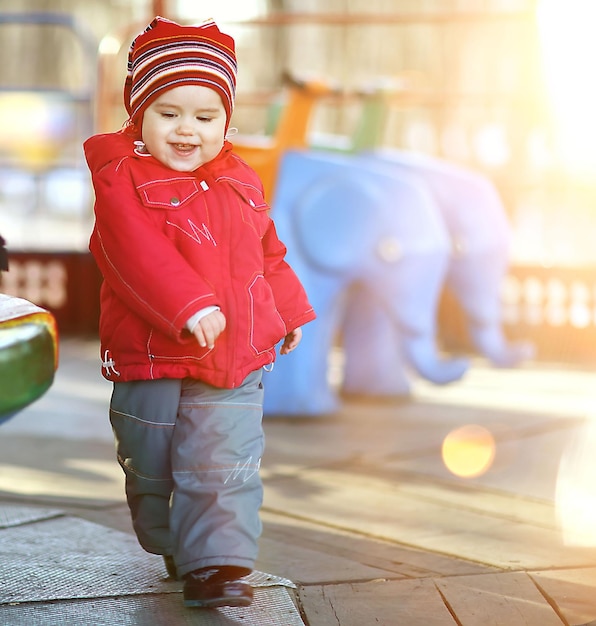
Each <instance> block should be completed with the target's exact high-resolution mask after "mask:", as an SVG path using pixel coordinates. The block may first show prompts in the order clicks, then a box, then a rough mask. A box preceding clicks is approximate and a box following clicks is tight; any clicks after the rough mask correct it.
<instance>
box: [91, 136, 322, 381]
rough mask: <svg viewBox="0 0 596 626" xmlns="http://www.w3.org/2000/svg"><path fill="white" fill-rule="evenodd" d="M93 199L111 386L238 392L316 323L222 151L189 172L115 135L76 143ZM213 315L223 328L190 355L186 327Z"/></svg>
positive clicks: (264, 210) (256, 203) (234, 160)
mask: <svg viewBox="0 0 596 626" xmlns="http://www.w3.org/2000/svg"><path fill="white" fill-rule="evenodd" d="M84 148H85V156H86V158H87V163H88V165H89V169H90V170H91V173H92V179H93V186H94V189H95V196H96V202H95V227H94V229H93V233H92V235H91V240H90V246H89V247H90V250H91V252H92V254H93V256H94V257H95V260H96V262H97V264H98V266H99V268H100V270H101V273H102V274H103V277H104V282H103V285H102V288H101V315H100V328H99V331H100V340H101V351H102V357H103V361H104V363H103V366H104V371H103V373H104V376H105V377H106V378H107V379H109V380H112V381H129V380H147V379H154V378H184V377H187V376H188V377H192V378H197V379H200V380H202V381H204V382H207V383H209V384H211V385H214V386H217V387H227V388H232V387H236V386H237V385H239V384H240V383H241V382H242V381H243V380H244V378H245V377H246V376H247V375H248V374H249V373H250V372H251V371H253V370H256V369H259V368H260V367H262V366H264V365H267V364H270V363H272V362H273V361H274V360H275V345H276V344H277V343H278V342H279V341H280V340H281V339H282V338H283V337H284V336H285V335H286V334H287V333H288V332H290V331H291V330H294V329H295V328H297V327H298V326H302V325H303V324H305V323H306V322H309V321H311V320H313V319H314V317H315V314H314V311H313V309H312V307H311V306H310V304H309V302H308V300H307V297H306V294H305V292H304V289H303V287H302V285H301V284H300V282H299V280H298V278H297V277H296V275H295V274H294V272H293V270H292V269H291V268H290V266H289V265H288V264H287V263H286V262H285V260H284V256H285V253H286V248H285V246H284V245H283V244H282V243H281V242H280V240H279V239H278V237H277V234H276V231H275V226H274V224H273V221H272V220H271V218H270V217H269V213H268V209H269V207H268V206H267V204H266V203H265V201H264V199H263V192H262V185H261V182H260V180H259V178H258V177H257V175H256V173H255V172H254V171H253V170H252V169H251V168H250V167H249V166H248V165H246V163H244V161H242V160H241V159H240V158H238V157H237V156H236V155H235V154H234V153H233V152H232V145H231V144H230V143H228V142H226V143H225V145H224V148H223V149H222V151H221V152H220V154H219V155H218V156H217V157H216V158H215V159H213V160H212V161H210V162H209V163H206V164H205V165H203V166H201V167H200V168H198V169H197V170H196V171H194V172H178V171H174V170H171V169H169V168H167V167H166V166H164V165H162V164H161V163H159V162H158V161H157V160H156V159H154V158H153V157H151V156H149V155H143V156H141V155H138V154H136V153H135V152H134V145H133V140H132V138H131V137H130V136H128V135H127V134H125V133H123V132H118V133H111V134H106V135H96V136H94V137H91V138H90V139H88V140H87V141H86V142H85V145H84ZM210 305H217V306H219V307H220V308H221V311H222V313H223V314H224V315H225V317H226V329H225V330H224V332H223V333H222V334H221V335H220V336H219V337H218V339H217V340H216V342H215V347H214V348H213V349H211V350H210V349H208V348H201V347H200V346H199V344H198V342H197V340H196V339H195V337H194V335H192V334H191V333H190V332H189V331H188V330H186V329H185V323H186V321H187V320H188V319H189V318H190V317H191V316H192V315H193V314H194V313H196V312H197V311H199V310H200V309H202V308H204V307H206V306H210Z"/></svg>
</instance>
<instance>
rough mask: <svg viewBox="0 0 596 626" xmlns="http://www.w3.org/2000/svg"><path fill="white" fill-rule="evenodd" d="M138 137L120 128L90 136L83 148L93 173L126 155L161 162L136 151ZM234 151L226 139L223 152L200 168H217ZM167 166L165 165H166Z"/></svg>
mask: <svg viewBox="0 0 596 626" xmlns="http://www.w3.org/2000/svg"><path fill="white" fill-rule="evenodd" d="M136 140H137V137H136V136H135V135H133V134H131V133H130V132H127V130H126V129H123V130H120V131H118V132H115V133H106V134H102V135H93V137H89V139H87V140H86V141H85V142H84V143H83V150H84V152H85V159H86V160H87V165H88V166H89V169H90V170H91V173H92V174H93V173H96V172H99V171H100V170H101V169H102V168H104V167H105V166H106V165H107V164H108V163H112V162H113V161H120V160H122V159H124V158H126V157H132V158H134V159H143V160H145V159H146V160H148V161H150V162H153V163H156V164H157V163H159V161H157V160H156V159H154V158H153V157H152V156H149V155H139V154H138V153H136V152H135V147H136V146H135V141H136ZM231 151H232V144H231V143H230V142H229V141H224V145H223V148H222V149H221V152H220V153H219V154H218V155H217V156H216V157H215V159H213V160H212V161H210V162H209V163H206V164H205V165H202V166H201V167H199V168H198V170H200V169H202V168H204V167H209V169H211V164H213V166H214V167H215V168H216V169H217V168H218V164H219V162H220V161H222V160H225V159H226V157H227V156H229V154H230V153H231ZM164 167H165V166H164ZM198 170H197V171H198Z"/></svg>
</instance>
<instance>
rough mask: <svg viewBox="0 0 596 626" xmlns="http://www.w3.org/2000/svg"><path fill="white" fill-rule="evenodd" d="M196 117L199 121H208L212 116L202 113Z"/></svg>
mask: <svg viewBox="0 0 596 626" xmlns="http://www.w3.org/2000/svg"><path fill="white" fill-rule="evenodd" d="M197 119H198V120H199V122H210V121H211V120H212V119H213V118H212V117H205V116H204V115H199V117H197Z"/></svg>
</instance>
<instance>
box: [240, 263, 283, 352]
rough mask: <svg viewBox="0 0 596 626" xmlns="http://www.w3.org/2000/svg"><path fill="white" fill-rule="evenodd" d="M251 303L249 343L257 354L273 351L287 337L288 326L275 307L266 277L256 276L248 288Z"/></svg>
mask: <svg viewBox="0 0 596 626" xmlns="http://www.w3.org/2000/svg"><path fill="white" fill-rule="evenodd" d="M248 297H249V303H250V328H249V343H250V347H251V349H252V351H253V352H254V353H255V354H262V353H263V352H267V351H268V350H271V348H273V347H274V346H275V344H277V342H278V341H280V339H282V338H283V337H285V336H286V334H287V331H286V325H285V324H284V321H283V319H282V317H281V315H280V314H279V312H278V311H277V308H276V307H275V300H274V298H273V292H272V291H271V287H270V286H269V283H268V282H267V281H266V280H265V278H264V276H261V275H259V276H256V277H255V278H254V279H253V280H252V282H251V283H250V284H249V286H248Z"/></svg>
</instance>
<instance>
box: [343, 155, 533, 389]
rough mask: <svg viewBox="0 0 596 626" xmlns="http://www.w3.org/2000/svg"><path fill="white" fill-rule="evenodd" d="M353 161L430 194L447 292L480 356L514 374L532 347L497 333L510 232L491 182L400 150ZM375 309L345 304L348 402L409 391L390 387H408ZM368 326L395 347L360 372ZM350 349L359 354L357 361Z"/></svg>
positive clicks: (391, 336)
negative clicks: (447, 245)
mask: <svg viewBox="0 0 596 626" xmlns="http://www.w3.org/2000/svg"><path fill="white" fill-rule="evenodd" d="M355 158H357V159H362V160H364V161H365V162H368V163H372V164H374V165H376V166H385V167H388V168H389V169H390V171H392V172H394V173H395V175H396V176H399V177H403V176H409V177H411V178H412V179H413V180H414V181H418V183H419V184H420V185H422V186H424V187H425V188H426V189H428V191H429V193H430V194H431V196H432V197H433V199H434V201H435V205H436V207H437V210H438V211H439V212H440V215H441V217H442V219H443V221H444V223H445V226H446V228H447V231H448V233H449V237H450V239H451V242H452V255H451V259H450V262H449V266H448V269H447V273H446V281H445V287H446V288H447V289H448V290H449V291H450V292H451V293H452V294H453V295H454V296H455V298H456V300H457V301H458V302H459V304H460V305H461V308H462V311H463V312H464V314H465V317H466V322H467V330H468V333H469V336H470V339H471V341H472V344H473V346H474V347H475V349H476V350H477V351H478V353H479V354H481V355H483V356H485V357H486V358H487V359H488V360H489V361H490V363H491V364H493V365H494V366H496V367H513V366H516V365H518V364H519V363H520V362H522V361H524V360H527V359H530V358H532V356H533V355H534V348H533V346H532V345H531V344H530V343H528V342H523V341H519V342H510V341H508V340H507V339H506V337H505V335H504V333H503V330H502V320H501V313H502V302H501V288H502V285H503V280H504V278H505V275H506V272H507V268H508V265H509V250H510V239H511V232H510V225H509V222H508V219H507V215H506V211H505V208H504V206H503V203H502V201H501V199H500V197H499V194H498V192H497V190H496V189H495V187H494V185H493V184H492V183H491V182H490V180H488V179H487V178H486V177H484V176H482V175H480V174H478V173H476V172H473V171H470V170H467V169H464V168H462V167H459V166H456V165H454V164H451V163H448V162H445V161H443V160H440V159H436V158H433V157H429V156H427V155H422V154H415V153H411V152H405V151H399V150H389V149H386V150H375V151H372V152H370V153H368V154H361V155H360V156H358V157H355ZM398 210H399V209H398ZM373 308H374V307H373V306H372V305H371V303H366V304H364V303H362V302H361V301H360V299H355V300H354V301H352V302H351V303H350V306H349V316H348V318H347V319H346V324H345V327H344V342H345V346H346V349H345V353H346V363H345V371H344V381H343V389H344V391H345V392H346V393H350V394H366V395H379V396H383V395H406V394H407V393H408V392H409V389H408V385H407V383H403V382H402V384H400V385H399V386H396V380H397V378H398V374H397V372H398V371H401V375H400V378H401V380H402V381H404V380H406V379H405V376H406V364H405V363H404V362H403V359H402V358H401V356H400V348H399V344H400V340H401V339H400V337H399V336H397V329H396V327H395V325H394V324H392V323H391V321H390V320H389V319H388V317H387V316H386V315H383V314H382V311H380V310H373ZM372 323H374V327H375V332H376V337H375V338H374V341H375V342H378V344H379V345H385V344H391V343H393V344H394V345H395V346H396V348H395V350H393V351H389V350H386V351H385V353H384V362H383V363H382V364H377V366H376V367H375V368H374V369H368V370H366V371H365V369H364V368H363V367H362V363H363V361H366V360H368V361H369V362H371V360H372V359H373V358H374V356H375V355H376V354H377V350H376V349H375V347H374V346H373V342H371V343H368V344H365V345H366V348H364V350H365V352H364V354H363V351H362V347H361V346H362V342H361V339H362V337H361V335H362V332H363V328H365V327H367V326H369V325H370V324H372ZM356 345H358V346H360V350H359V354H358V355H357V356H356V355H355V354H354V349H355V346H356ZM351 355H353V358H352V356H351ZM373 378H374V385H375V387H374V388H373V387H372V386H371V385H372V383H373V380H372V379H373ZM370 389H372V390H373V392H372V393H371V392H370V391H369V390H370Z"/></svg>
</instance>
